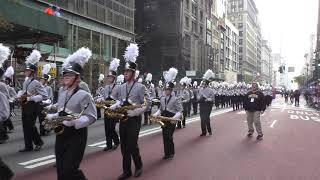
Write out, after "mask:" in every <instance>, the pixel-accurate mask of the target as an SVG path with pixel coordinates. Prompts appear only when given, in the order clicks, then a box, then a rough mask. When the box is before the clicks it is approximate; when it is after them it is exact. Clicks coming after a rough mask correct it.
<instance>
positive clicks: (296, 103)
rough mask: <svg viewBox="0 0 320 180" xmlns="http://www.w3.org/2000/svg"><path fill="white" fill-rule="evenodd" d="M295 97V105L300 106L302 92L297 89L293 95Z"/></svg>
mask: <svg viewBox="0 0 320 180" xmlns="http://www.w3.org/2000/svg"><path fill="white" fill-rule="evenodd" d="M293 96H294V105H295V106H299V101H300V91H299V90H298V89H297V90H295V91H294V93H293Z"/></svg>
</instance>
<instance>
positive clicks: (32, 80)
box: [26, 78, 34, 93]
mask: <svg viewBox="0 0 320 180" xmlns="http://www.w3.org/2000/svg"><path fill="white" fill-rule="evenodd" d="M33 80H34V78H32V79H31V80H30V82H29V83H28V84H27V86H26V93H27V92H28V87H29V85H30V84H31V83H32V81H33Z"/></svg>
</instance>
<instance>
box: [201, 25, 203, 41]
mask: <svg viewBox="0 0 320 180" xmlns="http://www.w3.org/2000/svg"><path fill="white" fill-rule="evenodd" d="M200 36H201V38H202V36H203V27H202V26H200Z"/></svg>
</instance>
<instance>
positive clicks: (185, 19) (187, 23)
mask: <svg viewBox="0 0 320 180" xmlns="http://www.w3.org/2000/svg"><path fill="white" fill-rule="evenodd" d="M184 21H185V22H184V23H185V27H186V29H189V27H190V23H189V17H187V16H186V17H185V18H184Z"/></svg>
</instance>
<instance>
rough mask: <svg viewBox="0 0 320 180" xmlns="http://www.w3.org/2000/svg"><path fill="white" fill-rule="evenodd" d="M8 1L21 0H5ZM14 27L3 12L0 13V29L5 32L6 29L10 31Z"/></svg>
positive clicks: (18, 1) (17, 2)
mask: <svg viewBox="0 0 320 180" xmlns="http://www.w3.org/2000/svg"><path fill="white" fill-rule="evenodd" d="M7 1H8V2H10V3H16V4H19V3H21V0H7ZM13 28H14V25H13V24H12V23H10V22H9V21H8V20H7V19H6V18H5V16H3V14H1V13H0V31H2V32H6V31H12V30H13Z"/></svg>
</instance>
